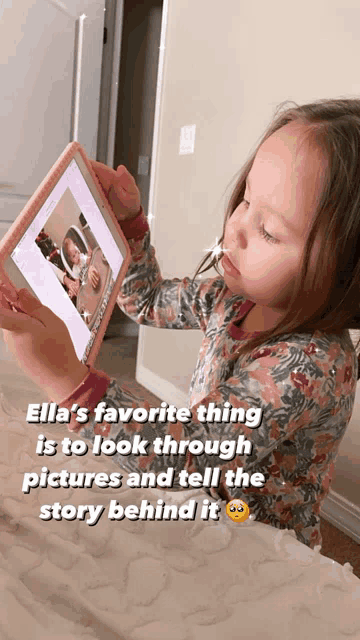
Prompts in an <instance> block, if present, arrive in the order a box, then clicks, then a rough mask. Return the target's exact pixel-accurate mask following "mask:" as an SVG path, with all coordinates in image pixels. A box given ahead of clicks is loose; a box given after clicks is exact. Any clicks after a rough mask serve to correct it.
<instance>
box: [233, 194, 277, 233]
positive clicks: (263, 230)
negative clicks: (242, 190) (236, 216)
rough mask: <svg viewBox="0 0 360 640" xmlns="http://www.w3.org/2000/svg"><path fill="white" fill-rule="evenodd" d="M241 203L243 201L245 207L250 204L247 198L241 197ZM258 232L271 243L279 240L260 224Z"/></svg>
mask: <svg viewBox="0 0 360 640" xmlns="http://www.w3.org/2000/svg"><path fill="white" fill-rule="evenodd" d="M242 203H244V204H245V205H246V208H248V206H249V205H250V202H248V201H247V200H245V199H244V198H243V199H242ZM259 234H260V235H261V236H262V237H263V238H265V240H266V241H267V242H270V243H272V244H278V243H279V242H280V241H279V240H277V239H276V238H273V237H272V236H271V235H270V234H269V233H268V232H267V231H265V227H264V225H263V224H262V225H261V227H260V229H259Z"/></svg>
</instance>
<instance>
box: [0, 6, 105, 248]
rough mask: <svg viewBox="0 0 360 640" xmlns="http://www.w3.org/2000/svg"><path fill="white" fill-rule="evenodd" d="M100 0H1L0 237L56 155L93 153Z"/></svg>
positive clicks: (101, 34) (100, 45)
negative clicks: (73, 148) (71, 146)
mask: <svg viewBox="0 0 360 640" xmlns="http://www.w3.org/2000/svg"><path fill="white" fill-rule="evenodd" d="M104 9H105V0H2V1H1V0H0V86H1V91H0V140H1V145H0V237H2V236H3V235H4V233H5V231H6V230H7V229H8V228H9V225H10V224H11V223H12V222H13V220H15V218H16V217H17V215H18V214H19V212H20V211H21V210H22V208H23V207H24V205H25V203H26V201H27V200H28V199H29V197H30V196H31V195H32V193H33V192H34V191H35V189H36V188H37V187H38V186H39V184H40V182H41V181H42V180H43V178H44V177H45V175H46V174H47V172H48V171H49V169H50V168H51V166H52V165H53V163H54V162H55V160H56V159H57V157H58V156H59V155H60V153H61V152H62V151H63V150H64V148H65V147H66V145H67V144H68V143H69V142H70V141H72V140H78V141H79V142H80V143H81V144H82V145H83V146H84V147H85V149H86V151H87V153H88V155H89V156H92V157H93V158H95V155H96V143H97V130H98V116H99V101H100V79H101V62H102V49H103V37H104V14H105V11H104Z"/></svg>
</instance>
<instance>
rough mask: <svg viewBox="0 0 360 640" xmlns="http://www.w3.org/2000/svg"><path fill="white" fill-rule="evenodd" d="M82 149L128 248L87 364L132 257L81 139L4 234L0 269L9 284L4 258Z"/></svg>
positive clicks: (91, 360) (93, 333) (92, 340)
mask: <svg viewBox="0 0 360 640" xmlns="http://www.w3.org/2000/svg"><path fill="white" fill-rule="evenodd" d="M77 152H79V153H80V155H81V157H82V159H83V161H84V164H85V165H86V167H87V169H88V171H89V173H90V175H91V177H92V179H93V182H94V184H95V186H96V188H97V191H98V193H99V196H100V197H101V199H102V201H103V203H104V205H105V207H106V209H107V211H108V213H109V216H110V217H111V218H112V220H113V222H114V224H115V225H116V228H117V231H118V233H119V236H120V237H121V239H122V241H123V243H124V245H125V248H126V256H125V258H124V261H123V263H122V265H121V269H120V272H119V274H118V277H117V279H116V282H115V284H114V287H113V289H112V291H111V294H110V296H109V300H108V303H107V306H106V310H105V312H104V315H103V316H102V318H101V320H100V321H98V320H97V321H96V322H95V324H94V327H93V328H92V331H91V337H90V340H89V342H88V345H87V348H86V352H85V354H84V357H83V362H86V364H90V365H92V364H94V362H95V359H96V356H97V354H98V352H99V349H100V346H101V342H102V339H103V337H104V334H105V331H106V327H107V325H108V323H109V320H110V317H111V313H112V311H113V309H114V306H115V304H116V298H117V295H118V293H119V290H120V287H121V283H122V281H123V279H124V276H125V273H126V271H127V269H128V266H129V263H130V260H131V253H130V248H129V245H128V243H127V240H126V238H125V236H124V234H123V232H122V230H121V228H120V225H119V222H118V221H117V219H116V216H115V214H114V212H113V210H112V209H111V206H110V204H109V202H108V200H107V198H106V195H105V193H104V190H103V188H102V186H101V184H100V182H99V180H98V178H97V176H96V174H95V173H94V171H93V168H92V166H91V164H90V162H89V160H88V157H87V155H86V152H85V150H84V149H83V147H82V146H81V144H80V143H79V142H70V143H69V144H68V145H67V147H66V148H65V149H64V151H63V153H62V154H61V156H60V157H59V158H58V160H57V161H56V162H55V164H54V165H53V167H52V168H51V169H50V171H49V173H48V174H47V176H46V177H45V178H44V180H43V181H42V183H41V184H40V185H39V187H38V188H37V189H36V191H35V193H34V194H33V195H32V196H31V198H30V199H29V201H28V202H27V204H26V205H25V207H24V209H23V210H22V212H21V213H20V214H19V216H18V217H17V219H16V220H15V222H14V223H13V224H12V226H11V227H10V229H9V230H8V231H7V233H6V234H5V236H4V237H3V239H2V241H1V242H0V269H1V280H2V281H3V282H4V283H5V284H6V283H10V284H12V283H11V281H10V280H9V278H8V276H7V274H6V272H5V271H4V267H3V264H4V261H5V260H6V258H7V257H8V256H9V254H10V253H11V252H12V251H13V249H14V248H15V246H16V245H17V244H18V242H19V240H20V239H21V238H22V236H23V235H24V233H25V231H26V229H27V228H28V226H29V225H30V223H31V222H32V220H33V219H34V218H35V216H36V214H37V213H38V211H39V210H40V208H41V207H42V206H43V204H44V203H45V201H46V200H47V198H48V197H49V195H50V192H51V191H52V189H53V188H54V187H55V185H56V183H57V182H58V180H59V179H60V177H61V175H62V174H63V173H64V171H65V169H66V167H67V166H68V164H69V163H70V162H71V160H72V159H73V158H74V156H75V154H76V153H77Z"/></svg>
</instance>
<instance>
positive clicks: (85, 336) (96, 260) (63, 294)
mask: <svg viewBox="0 0 360 640" xmlns="http://www.w3.org/2000/svg"><path fill="white" fill-rule="evenodd" d="M79 164H80V165H82V164H83V165H84V163H81V158H79V163H78V162H76V160H75V158H73V159H72V160H71V161H70V163H69V165H68V166H67V168H66V169H65V171H64V173H63V174H62V176H61V177H60V179H59V180H58V182H57V183H56V185H55V187H54V188H53V189H52V191H51V192H50V194H49V196H48V197H47V199H46V201H45V202H44V204H43V206H42V207H41V209H40V210H39V212H38V213H37V215H36V217H35V218H34V220H33V221H32V222H31V224H30V225H29V226H28V228H27V229H26V231H25V232H24V235H23V236H22V238H21V240H20V241H19V242H18V243H17V245H16V246H15V247H14V250H13V251H12V253H11V254H10V256H11V258H12V261H13V263H15V265H16V267H17V269H18V270H19V271H20V272H21V275H22V277H23V278H24V279H25V280H26V282H27V283H28V285H29V286H30V289H32V291H33V292H34V293H35V294H36V296H37V297H38V298H39V300H40V301H41V302H42V303H43V304H44V305H46V306H47V307H49V308H50V309H51V310H52V311H53V312H54V313H55V314H56V315H57V316H59V317H61V318H62V320H63V321H64V322H65V324H66V325H67V327H68V330H69V332H70V335H71V338H72V341H73V344H74V347H75V351H76V354H77V356H78V358H79V359H80V360H83V361H85V360H86V356H87V354H88V352H89V350H90V347H91V346H92V343H93V338H95V333H96V329H97V327H98V326H99V324H100V321H101V319H102V317H103V315H104V313H105V310H106V307H107V302H108V300H109V296H110V294H111V291H112V289H113V287H114V284H115V281H116V278H117V276H118V274H119V271H120V268H121V265H122V263H123V260H124V257H123V255H122V253H121V251H120V248H119V246H118V245H117V243H116V242H115V240H114V237H113V235H112V233H111V231H110V229H109V226H108V224H107V222H106V221H105V219H104V217H103V214H102V212H101V210H100V208H99V204H98V203H97V202H96V199H95V198H94V195H93V193H92V192H91V190H90V188H89V186H88V184H87V181H86V180H85V178H84V175H83V173H82V171H81V170H80V167H79ZM84 168H85V171H84ZM83 171H84V173H85V175H86V167H85V165H84V166H83ZM97 199H98V198H97ZM100 206H101V205H100ZM9 266H10V265H9ZM16 267H15V270H16V271H17V269H16ZM11 270H12V271H14V265H13V266H12V269H11ZM14 275H15V274H14ZM18 275H20V274H18ZM17 279H19V278H17Z"/></svg>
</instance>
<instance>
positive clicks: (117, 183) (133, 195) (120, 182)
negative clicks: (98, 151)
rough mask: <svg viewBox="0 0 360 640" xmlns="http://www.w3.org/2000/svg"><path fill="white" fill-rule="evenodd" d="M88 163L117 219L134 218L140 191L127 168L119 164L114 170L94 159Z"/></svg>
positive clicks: (138, 211)
mask: <svg viewBox="0 0 360 640" xmlns="http://www.w3.org/2000/svg"><path fill="white" fill-rule="evenodd" d="M90 163H91V166H92V168H93V170H94V171H95V173H96V175H97V177H98V179H99V182H100V184H101V186H102V188H103V190H104V192H105V195H106V197H107V199H108V200H109V203H110V205H111V208H112V210H113V211H114V213H115V215H116V217H117V219H118V220H119V221H121V220H127V219H129V218H135V217H136V216H137V215H138V214H139V213H140V205H141V198H140V191H139V189H138V187H137V185H136V182H135V180H134V178H133V176H132V175H131V174H130V173H129V171H128V170H127V168H126V167H125V166H124V165H123V164H121V165H119V166H118V168H117V170H116V171H115V170H114V169H112V168H111V167H107V166H106V165H105V164H102V162H97V161H96V160H90Z"/></svg>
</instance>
